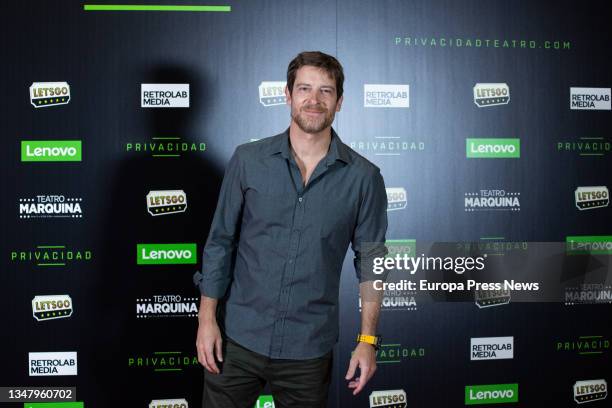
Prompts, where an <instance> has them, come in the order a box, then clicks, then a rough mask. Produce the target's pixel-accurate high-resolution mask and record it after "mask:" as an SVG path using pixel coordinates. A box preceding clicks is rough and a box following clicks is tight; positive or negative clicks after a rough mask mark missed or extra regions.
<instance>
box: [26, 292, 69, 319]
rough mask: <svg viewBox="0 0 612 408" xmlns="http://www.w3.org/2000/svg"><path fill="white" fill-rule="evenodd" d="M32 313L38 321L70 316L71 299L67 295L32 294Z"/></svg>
mask: <svg viewBox="0 0 612 408" xmlns="http://www.w3.org/2000/svg"><path fill="white" fill-rule="evenodd" d="M32 315H33V316H34V319H36V320H38V321H39V322H40V321H43V320H53V319H65V318H67V317H70V316H72V299H71V298H70V296H68V295H46V296H34V299H32Z"/></svg>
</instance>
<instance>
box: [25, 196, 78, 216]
mask: <svg viewBox="0 0 612 408" xmlns="http://www.w3.org/2000/svg"><path fill="white" fill-rule="evenodd" d="M82 205H83V199H82V198H81V197H68V196H65V195H63V194H58V195H55V194H49V195H35V196H32V197H26V198H20V199H19V218H22V219H23V218H83V208H82Z"/></svg>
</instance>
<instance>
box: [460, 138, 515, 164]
mask: <svg viewBox="0 0 612 408" xmlns="http://www.w3.org/2000/svg"><path fill="white" fill-rule="evenodd" d="M465 150H466V157H467V158H469V159H518V158H520V157H521V139H507V138H506V139H496V138H488V139H465Z"/></svg>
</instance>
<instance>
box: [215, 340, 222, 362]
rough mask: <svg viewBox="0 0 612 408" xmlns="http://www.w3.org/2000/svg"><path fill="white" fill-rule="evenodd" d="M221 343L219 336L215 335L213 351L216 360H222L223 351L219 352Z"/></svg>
mask: <svg viewBox="0 0 612 408" xmlns="http://www.w3.org/2000/svg"><path fill="white" fill-rule="evenodd" d="M222 345H223V340H222V339H221V336H219V337H217V340H215V351H216V354H217V360H218V361H223V353H221V346H222Z"/></svg>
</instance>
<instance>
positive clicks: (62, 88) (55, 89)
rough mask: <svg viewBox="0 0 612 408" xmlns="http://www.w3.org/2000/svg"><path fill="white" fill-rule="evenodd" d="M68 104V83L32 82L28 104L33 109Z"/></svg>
mask: <svg viewBox="0 0 612 408" xmlns="http://www.w3.org/2000/svg"><path fill="white" fill-rule="evenodd" d="M68 102H70V86H69V85H68V82H33V83H32V85H31V86H30V103H31V104H32V105H33V106H34V107H35V108H46V107H49V106H57V105H66V104H67V103H68Z"/></svg>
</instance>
